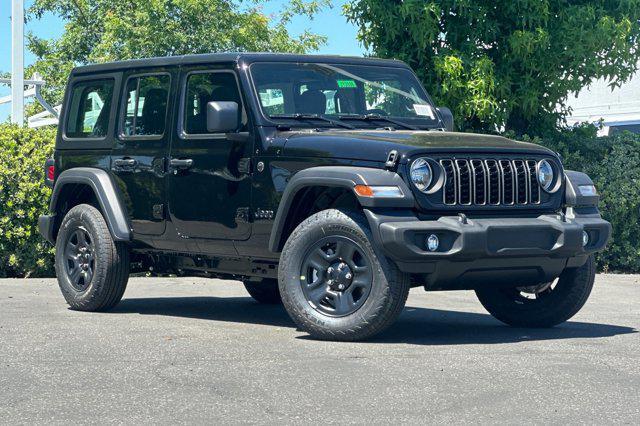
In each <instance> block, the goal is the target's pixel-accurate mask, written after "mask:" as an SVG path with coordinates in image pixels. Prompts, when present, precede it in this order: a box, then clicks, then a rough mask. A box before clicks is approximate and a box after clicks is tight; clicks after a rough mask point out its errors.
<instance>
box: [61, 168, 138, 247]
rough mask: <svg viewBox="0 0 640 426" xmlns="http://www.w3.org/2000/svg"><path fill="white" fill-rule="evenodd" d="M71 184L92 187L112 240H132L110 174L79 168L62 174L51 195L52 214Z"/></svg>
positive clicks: (93, 169)
mask: <svg viewBox="0 0 640 426" xmlns="http://www.w3.org/2000/svg"><path fill="white" fill-rule="evenodd" d="M69 184H84V185H88V186H89V187H91V189H92V190H93V193H94V194H95V196H96V199H97V200H98V203H99V204H100V209H101V210H102V214H103V216H104V220H105V221H106V222H107V226H108V227H109V231H110V232H111V236H112V238H113V239H114V240H115V241H130V240H131V229H130V228H129V222H128V220H127V216H126V215H125V210H124V209H123V207H122V203H121V202H120V198H119V197H118V192H117V191H116V188H115V185H114V184H113V181H112V180H111V177H110V176H109V173H107V172H106V171H104V170H102V169H96V168H92V167H77V168H73V169H68V170H65V171H64V172H62V173H61V174H60V176H58V178H57V179H56V183H55V186H54V188H53V194H52V195H51V202H50V204H49V210H50V211H51V212H53V213H55V212H56V211H57V207H58V203H59V202H60V200H59V198H60V193H61V191H62V189H63V188H64V186H65V185H69Z"/></svg>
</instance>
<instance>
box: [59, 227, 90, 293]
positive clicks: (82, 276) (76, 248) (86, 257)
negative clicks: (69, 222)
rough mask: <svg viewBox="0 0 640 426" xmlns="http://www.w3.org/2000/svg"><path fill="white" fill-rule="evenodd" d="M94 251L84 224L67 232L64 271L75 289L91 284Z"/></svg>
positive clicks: (84, 287)
mask: <svg viewBox="0 0 640 426" xmlns="http://www.w3.org/2000/svg"><path fill="white" fill-rule="evenodd" d="M94 253H95V248H94V246H93V240H92V239H91V235H90V234H89V232H88V231H87V229H86V228H85V227H84V226H79V227H78V228H76V229H75V230H74V231H73V232H71V233H69V235H68V237H67V242H66V244H65V248H64V258H65V263H64V266H65V267H64V271H65V273H66V274H67V277H68V279H69V282H70V283H71V285H72V286H73V288H75V289H76V290H77V291H84V290H86V289H87V287H89V284H91V280H92V278H93V273H94V271H95V269H96V264H95V257H94Z"/></svg>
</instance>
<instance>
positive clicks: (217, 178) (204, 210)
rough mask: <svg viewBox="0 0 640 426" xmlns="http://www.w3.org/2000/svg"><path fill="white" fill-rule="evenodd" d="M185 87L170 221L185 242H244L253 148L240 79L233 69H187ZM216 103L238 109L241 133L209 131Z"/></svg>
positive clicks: (171, 184) (173, 148)
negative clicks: (210, 108) (208, 114)
mask: <svg viewBox="0 0 640 426" xmlns="http://www.w3.org/2000/svg"><path fill="white" fill-rule="evenodd" d="M180 85H181V91H182V99H181V105H180V109H179V111H180V112H179V116H178V129H179V131H178V133H179V134H178V137H176V138H175V139H174V141H173V143H172V146H171V152H170V169H171V170H172V174H171V176H170V178H169V192H168V197H169V212H170V216H171V221H172V222H173V224H174V226H175V228H176V231H177V232H178V234H179V236H181V237H182V238H197V239H207V240H218V241H221V240H245V239H247V238H249V235H250V234H251V225H250V223H249V207H250V203H251V179H250V161H249V158H250V156H251V150H252V145H251V142H250V138H249V133H248V132H247V129H248V120H247V114H246V112H245V109H244V106H243V105H244V103H243V101H242V96H241V93H240V88H239V84H238V79H237V77H236V74H235V73H234V71H233V70H231V69H211V68H203V67H191V68H190V67H185V68H183V71H182V75H181V83H180ZM211 101H233V102H237V103H238V104H239V107H240V108H239V122H240V124H239V126H238V128H237V129H236V131H234V132H230V133H210V132H208V131H207V123H206V107H207V103H208V102H211ZM172 164H173V165H172ZM211 244H214V246H215V243H213V242H211V243H209V244H207V246H208V247H212V248H214V247H213V246H212V245H211ZM222 246H226V245H225V244H222V245H221V247H222Z"/></svg>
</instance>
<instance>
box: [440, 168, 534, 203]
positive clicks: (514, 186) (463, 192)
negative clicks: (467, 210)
mask: <svg viewBox="0 0 640 426" xmlns="http://www.w3.org/2000/svg"><path fill="white" fill-rule="evenodd" d="M536 164H537V161H536V160H530V159H500V160H497V159H496V160H494V159H442V160H440V165H441V166H442V170H443V171H444V188H443V191H442V194H443V195H442V197H443V202H444V204H446V205H448V206H455V205H462V206H470V205H477V206H485V205H491V206H514V205H527V204H540V196H541V192H540V185H539V184H538V179H537V176H536Z"/></svg>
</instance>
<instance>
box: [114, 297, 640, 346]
mask: <svg viewBox="0 0 640 426" xmlns="http://www.w3.org/2000/svg"><path fill="white" fill-rule="evenodd" d="M110 312H111V313H113V314H118V313H138V314H141V315H164V316H171V317H182V318H193V319H202V320H211V321H224V322H237V323H247V324H263V325H271V326H274V327H291V328H295V324H294V323H293V321H291V319H290V318H289V316H288V315H287V313H286V311H285V310H284V308H283V307H282V306H279V305H261V304H259V303H256V302H254V301H253V299H251V298H249V297H166V298H165V297H161V298H136V299H124V300H122V302H120V304H119V305H118V306H117V307H116V308H114V309H113V310H111V311H110ZM637 332H638V330H636V329H634V328H632V327H625V326H618V325H611V324H599V323H586V322H579V321H569V322H567V323H564V324H561V325H559V326H557V327H554V328H549V329H525V328H515V327H509V326H506V325H503V324H502V323H500V322H499V321H497V320H496V319H494V318H493V317H492V316H491V315H489V314H482V313H473V312H459V311H445V310H440V309H429V308H419V307H412V306H407V307H406V308H405V310H404V311H403V313H402V314H401V315H400V318H398V320H397V321H396V323H395V324H394V325H393V326H391V327H390V328H389V329H388V330H386V331H385V332H383V333H381V334H380V335H378V336H376V337H374V338H372V339H370V340H369V342H371V343H408V344H420V345H464V344H492V343H515V342H523V341H536V340H560V339H576V338H581V339H584V338H599V337H611V336H616V335H620V334H629V333H637ZM299 338H300V339H312V338H311V337H309V336H308V335H306V334H305V335H303V336H300V337H299Z"/></svg>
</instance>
